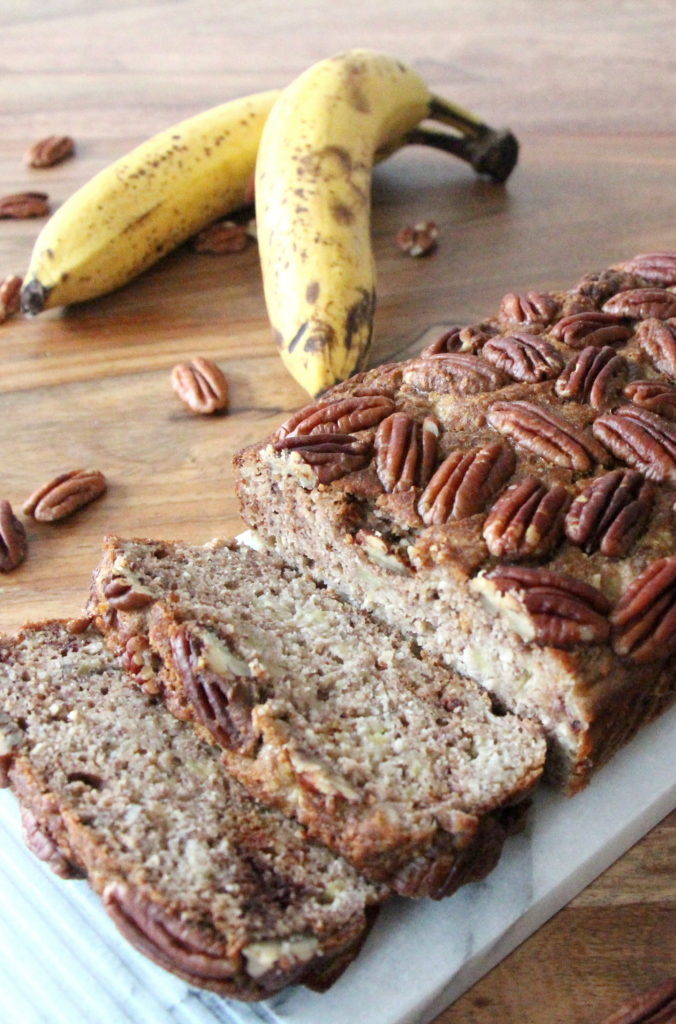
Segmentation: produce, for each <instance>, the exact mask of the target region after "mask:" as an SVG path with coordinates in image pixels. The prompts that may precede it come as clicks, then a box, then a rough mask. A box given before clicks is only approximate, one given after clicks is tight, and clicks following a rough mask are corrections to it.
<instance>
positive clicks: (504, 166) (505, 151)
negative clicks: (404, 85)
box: [406, 123, 519, 182]
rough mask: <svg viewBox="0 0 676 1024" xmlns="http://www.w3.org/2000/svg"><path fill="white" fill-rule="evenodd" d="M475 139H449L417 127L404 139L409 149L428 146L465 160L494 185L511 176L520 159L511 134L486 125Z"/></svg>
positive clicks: (451, 137)
mask: <svg viewBox="0 0 676 1024" xmlns="http://www.w3.org/2000/svg"><path fill="white" fill-rule="evenodd" d="M475 127H477V128H479V127H480V129H481V131H480V132H478V133H477V134H476V135H474V137H467V136H461V135H452V134H451V133H450V132H443V131H435V130H434V129H433V128H427V127H425V126H423V125H418V127H417V128H414V129H413V130H412V131H410V132H409V133H408V135H407V136H406V142H407V143H408V144H409V145H420V146H431V147H432V148H433V149H441V150H443V151H444V152H445V153H452V154H453V156H457V157H459V158H460V159H461V160H465V161H466V162H467V163H468V164H471V165H472V167H473V168H474V170H475V171H476V172H477V174H487V175H488V176H489V177H490V178H492V179H493V181H497V182H503V181H507V178H508V177H509V176H510V174H511V173H512V171H513V169H514V166H515V165H516V161H517V159H518V156H519V143H518V141H517V139H516V136H514V135H513V134H512V132H510V131H496V130H495V129H494V128H490V127H489V126H488V125H484V124H482V125H479V124H478V123H476V125H475Z"/></svg>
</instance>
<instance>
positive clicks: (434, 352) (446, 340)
mask: <svg viewBox="0 0 676 1024" xmlns="http://www.w3.org/2000/svg"><path fill="white" fill-rule="evenodd" d="M460 331H461V328H460V327H449V328H448V329H447V330H445V331H442V332H441V334H440V335H439V336H438V337H437V338H435V339H434V341H433V342H432V343H431V344H430V345H427V347H426V348H424V349H423V350H422V351H421V353H420V357H421V359H425V358H426V357H427V356H438V355H443V354H445V353H446V352H466V351H473V350H472V349H471V348H469V346H465V345H463V343H462V341H461V340H460Z"/></svg>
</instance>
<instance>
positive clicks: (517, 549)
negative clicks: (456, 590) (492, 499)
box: [483, 476, 572, 559]
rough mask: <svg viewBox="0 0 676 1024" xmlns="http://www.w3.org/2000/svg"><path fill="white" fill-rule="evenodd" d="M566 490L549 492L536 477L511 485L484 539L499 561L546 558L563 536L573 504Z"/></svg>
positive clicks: (498, 503)
mask: <svg viewBox="0 0 676 1024" xmlns="http://www.w3.org/2000/svg"><path fill="white" fill-rule="evenodd" d="M571 500H572V498H571V495H570V494H569V493H568V491H567V490H566V488H565V487H562V486H561V485H560V484H556V485H555V486H554V487H551V488H547V487H546V486H545V485H544V484H543V483H541V482H540V481H539V480H537V479H536V478H535V477H533V476H527V477H525V479H523V480H520V481H518V482H517V483H515V484H511V486H509V487H508V488H507V490H506V491H504V492H503V493H502V494H501V495H500V497H499V498H498V500H497V501H496V503H495V504H494V505H493V507H492V509H491V510H490V512H489V513H488V517H487V518H486V522H485V523H484V528H483V535H484V540H485V541H486V545H487V547H488V550H489V551H490V553H491V554H492V555H494V556H495V557H496V558H508V559H521V558H544V557H545V556H547V555H549V554H551V552H552V551H553V550H554V548H555V547H556V545H557V544H558V543H559V540H560V539H561V536H562V534H563V521H564V517H565V515H566V512H567V510H568V507H569V505H570V503H571Z"/></svg>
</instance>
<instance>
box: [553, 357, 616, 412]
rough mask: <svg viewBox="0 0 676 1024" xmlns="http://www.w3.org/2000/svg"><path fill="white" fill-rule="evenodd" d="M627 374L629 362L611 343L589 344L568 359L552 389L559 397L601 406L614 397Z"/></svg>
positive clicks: (594, 407)
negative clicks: (597, 345) (599, 345)
mask: <svg viewBox="0 0 676 1024" xmlns="http://www.w3.org/2000/svg"><path fill="white" fill-rule="evenodd" d="M628 373H629V363H628V362H627V360H626V359H625V358H624V356H620V355H618V354H617V352H616V351H615V349H614V348H612V347H611V346H610V345H604V346H603V347H602V348H597V347H596V346H595V345H588V346H587V347H586V348H583V349H582V351H581V352H578V354H577V355H576V356H574V357H573V359H571V361H570V362H569V363H568V365H567V366H566V367H565V369H564V371H563V373H562V374H561V376H560V377H559V378H558V380H557V381H556V384H555V385H554V389H555V391H556V393H557V395H558V396H559V397H560V398H570V399H572V400H573V401H574V402H588V403H589V405H591V407H592V409H603V408H604V407H605V406H607V405H608V404H609V403H610V402H612V401H613V400H614V399H615V398H617V396H618V394H619V393H620V391H621V390H622V385H623V384H624V382H625V381H626V379H627V375H628Z"/></svg>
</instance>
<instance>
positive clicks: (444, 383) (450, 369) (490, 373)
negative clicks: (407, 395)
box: [403, 352, 509, 395]
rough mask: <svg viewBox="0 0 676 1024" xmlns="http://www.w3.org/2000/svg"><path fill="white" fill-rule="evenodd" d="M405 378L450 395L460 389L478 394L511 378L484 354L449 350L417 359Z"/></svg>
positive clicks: (421, 388)
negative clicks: (492, 364) (483, 356)
mask: <svg viewBox="0 0 676 1024" xmlns="http://www.w3.org/2000/svg"><path fill="white" fill-rule="evenodd" d="M403 381H404V383H405V384H408V385H409V387H414V388H416V389H417V390H418V391H423V392H426V393H430V392H435V393H436V394H439V395H446V394H449V393H451V392H454V391H458V392H460V394H463V395H476V394H479V393H480V392H482V391H495V390H496V388H501V387H504V385H505V384H507V383H509V378H508V377H507V376H506V375H505V374H504V373H503V372H502V371H501V370H498V369H497V367H495V366H491V364H490V363H489V362H487V361H486V360H485V359H482V358H481V357H480V356H474V355H470V354H468V353H466V352H449V353H440V354H438V355H432V356H427V357H426V358H424V359H413V360H412V361H411V362H410V363H409V365H408V366H407V368H406V370H405V371H404V376H403Z"/></svg>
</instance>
